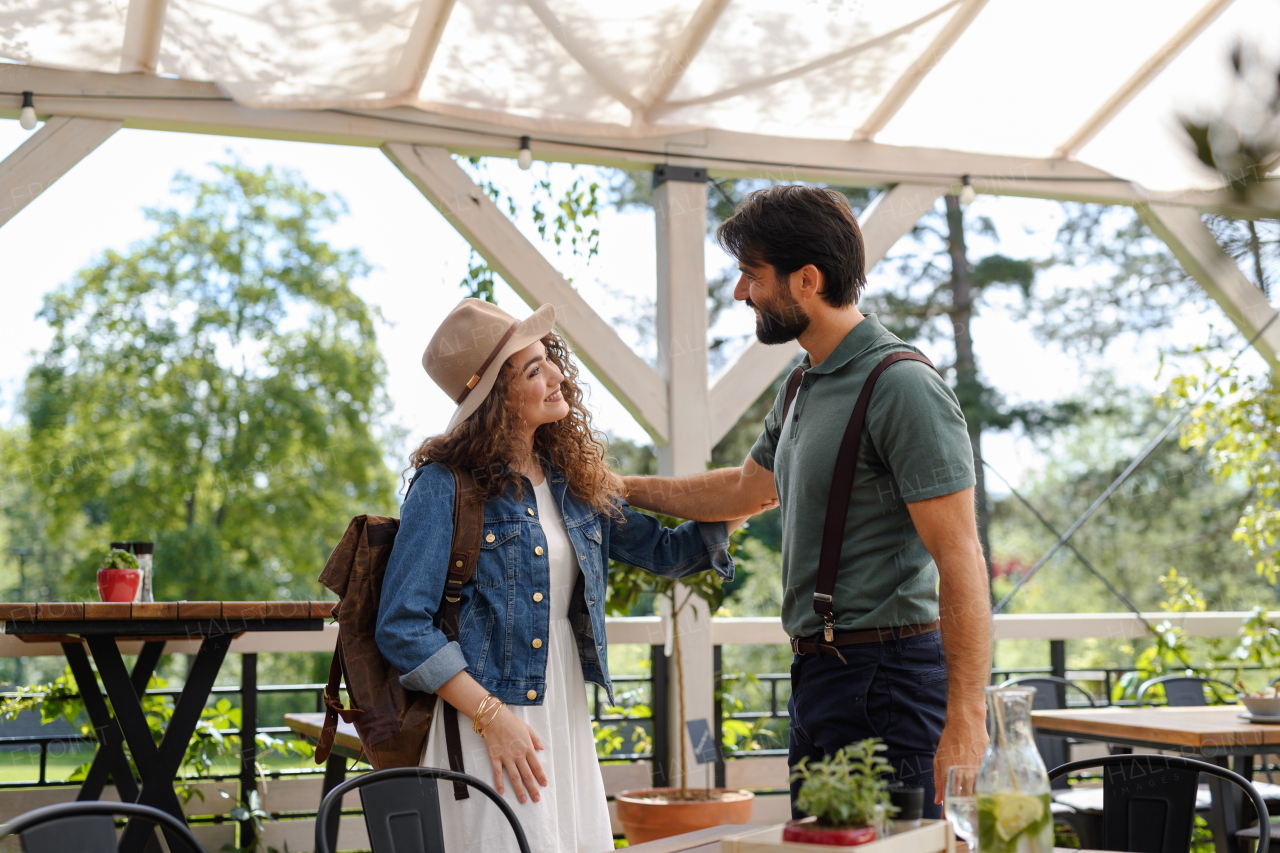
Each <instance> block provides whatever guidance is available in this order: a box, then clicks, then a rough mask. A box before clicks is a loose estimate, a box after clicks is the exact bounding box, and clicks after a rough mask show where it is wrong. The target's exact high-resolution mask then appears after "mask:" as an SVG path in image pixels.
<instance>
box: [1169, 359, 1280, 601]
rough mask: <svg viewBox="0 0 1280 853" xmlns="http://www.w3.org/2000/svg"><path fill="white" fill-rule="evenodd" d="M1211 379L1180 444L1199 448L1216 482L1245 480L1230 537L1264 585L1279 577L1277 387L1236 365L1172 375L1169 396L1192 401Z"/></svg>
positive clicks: (1279, 422)
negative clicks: (1245, 496)
mask: <svg viewBox="0 0 1280 853" xmlns="http://www.w3.org/2000/svg"><path fill="white" fill-rule="evenodd" d="M1214 383H1216V387H1214V388H1213V391H1212V392H1211V394H1210V396H1209V397H1208V399H1206V400H1205V401H1204V402H1203V403H1201V404H1200V405H1199V406H1197V407H1196V408H1195V409H1194V410H1193V411H1192V413H1191V417H1190V418H1189V419H1188V421H1187V423H1186V424H1185V425H1184V428H1183V431H1182V443H1183V445H1184V446H1186V447H1189V448H1194V449H1195V450H1197V451H1199V452H1202V453H1203V454H1204V456H1205V459H1206V461H1207V462H1208V466H1209V470H1210V471H1211V472H1212V473H1213V475H1214V476H1215V477H1216V478H1217V479H1218V480H1220V481H1225V482H1230V481H1232V480H1235V481H1240V480H1243V481H1246V482H1248V484H1249V486H1250V500H1249V501H1248V503H1247V504H1246V505H1245V506H1244V507H1243V508H1242V511H1241V512H1240V514H1239V517H1238V521H1237V523H1236V525H1235V530H1234V531H1233V533H1232V538H1233V539H1235V540H1236V541H1237V542H1239V543H1241V544H1242V545H1243V546H1244V547H1245V549H1247V551H1248V554H1249V556H1250V557H1251V558H1252V559H1253V560H1254V568H1255V569H1256V570H1257V573H1258V574H1259V575H1261V576H1263V577H1265V578H1266V579H1267V582H1268V583H1270V584H1273V585H1274V584H1275V583H1276V582H1277V576H1278V575H1280V459H1278V458H1277V455H1276V449H1277V448H1280V387H1277V385H1276V382H1275V380H1274V378H1273V377H1272V376H1271V375H1269V374H1268V375H1260V376H1250V375H1248V374H1246V373H1244V372H1243V371H1242V370H1241V369H1240V368H1239V367H1237V366H1234V365H1231V366H1228V367H1225V368H1212V367H1210V366H1209V365H1208V364H1207V363H1206V369H1205V372H1204V374H1203V375H1200V376H1180V377H1177V378H1176V379H1175V380H1174V381H1173V383H1172V385H1171V387H1170V392H1169V397H1170V398H1171V400H1173V401H1176V402H1180V403H1184V404H1185V402H1186V401H1189V400H1197V399H1199V398H1200V396H1201V395H1202V393H1203V390H1204V389H1205V388H1208V387H1211V386H1213V385H1214Z"/></svg>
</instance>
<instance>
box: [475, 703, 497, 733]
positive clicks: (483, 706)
mask: <svg viewBox="0 0 1280 853" xmlns="http://www.w3.org/2000/svg"><path fill="white" fill-rule="evenodd" d="M498 701H500V700H499V699H498V697H497V696H494V695H493V694H492V693H490V694H488V695H486V696H485V697H484V698H483V699H481V700H480V705H479V707H477V708H476V713H475V716H474V717H472V718H471V731H473V732H475V733H476V734H480V718H481V717H482V716H484V714H485V713H486V712H487V710H488V705H489V703H490V702H498Z"/></svg>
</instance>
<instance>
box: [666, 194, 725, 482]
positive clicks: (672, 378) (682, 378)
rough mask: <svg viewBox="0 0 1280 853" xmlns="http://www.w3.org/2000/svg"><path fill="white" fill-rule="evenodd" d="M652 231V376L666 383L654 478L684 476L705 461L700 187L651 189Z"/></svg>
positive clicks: (708, 435)
mask: <svg viewBox="0 0 1280 853" xmlns="http://www.w3.org/2000/svg"><path fill="white" fill-rule="evenodd" d="M653 218H654V224H655V226H656V229H657V258H658V293H657V318H656V319H657V323H656V326H657V329H656V331H657V338H658V375H659V376H661V377H662V378H663V379H665V380H666V383H667V411H668V413H669V417H670V421H669V424H670V426H669V428H668V434H667V437H668V440H669V442H670V443H669V444H668V445H667V446H666V447H660V448H658V472H659V474H661V475H663V476H666V477H683V476H686V475H688V474H696V473H698V472H701V471H705V470H706V468H707V463H708V462H709V461H710V460H711V428H710V406H711V404H710V396H709V392H708V389H707V274H706V266H705V258H704V246H705V244H706V239H707V224H706V223H707V183H706V181H696V182H693V181H666V182H665V183H663V184H661V185H660V186H658V187H655V188H654V190H653Z"/></svg>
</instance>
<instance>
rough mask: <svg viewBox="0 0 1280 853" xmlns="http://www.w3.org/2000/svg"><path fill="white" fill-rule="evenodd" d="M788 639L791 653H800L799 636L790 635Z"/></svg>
mask: <svg viewBox="0 0 1280 853" xmlns="http://www.w3.org/2000/svg"><path fill="white" fill-rule="evenodd" d="M790 639H791V653H792V654H797V655H798V654H801V651H800V638H799V637H791V638H790Z"/></svg>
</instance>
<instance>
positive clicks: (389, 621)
mask: <svg viewBox="0 0 1280 853" xmlns="http://www.w3.org/2000/svg"><path fill="white" fill-rule="evenodd" d="M454 488H455V486H454V482H453V476H452V475H451V474H450V473H449V472H448V471H447V470H445V469H443V468H441V467H440V466H438V465H432V466H431V467H430V468H429V469H428V470H427V471H425V472H424V473H423V475H422V476H421V477H419V478H418V482H417V483H415V484H414V486H413V488H412V489H411V490H410V491H409V495H408V497H407V498H405V501H404V504H403V505H402V506H401V508H400V530H399V531H398V532H397V533H396V542H395V545H394V546H393V547H392V549H391V557H390V558H389V559H388V560H387V569H386V573H385V575H384V576H383V579H382V601H381V603H380V604H379V606H378V626H377V632H376V637H377V641H378V648H379V650H381V652H382V655H383V657H385V658H386V659H387V660H388V661H390V662H391V664H392V665H393V666H395V668H396V669H398V670H400V671H401V672H402V673H404V675H402V676H400V683H401V684H402V685H403V686H404V687H405V688H407V689H409V690H421V691H424V692H429V693H434V692H435V691H436V690H438V689H439V688H440V686H441V685H443V684H444V683H445V682H446V681H448V680H449V679H450V678H453V677H454V676H455V675H457V674H458V673H459V672H462V671H463V670H465V669H466V668H467V659H466V657H465V656H464V655H463V654H462V647H461V646H460V645H458V644H457V643H456V642H452V643H451V642H449V641H448V639H446V637H445V635H444V632H443V631H441V630H440V629H439V628H437V627H436V624H435V615H436V611H437V610H438V609H439V607H440V599H441V597H442V596H443V595H444V583H445V575H446V574H447V572H448V563H449V550H450V548H451V545H452V541H453V493H454Z"/></svg>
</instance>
